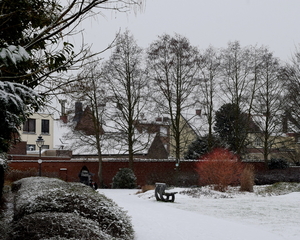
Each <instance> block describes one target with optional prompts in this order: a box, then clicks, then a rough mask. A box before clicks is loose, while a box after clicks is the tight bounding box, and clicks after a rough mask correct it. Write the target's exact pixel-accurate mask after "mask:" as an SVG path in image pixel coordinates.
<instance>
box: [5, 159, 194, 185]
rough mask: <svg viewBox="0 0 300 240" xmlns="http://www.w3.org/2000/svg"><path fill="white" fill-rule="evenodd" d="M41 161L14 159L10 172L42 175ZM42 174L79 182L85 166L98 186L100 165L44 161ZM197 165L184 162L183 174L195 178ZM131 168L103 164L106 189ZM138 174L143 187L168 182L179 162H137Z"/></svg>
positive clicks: (117, 162) (116, 162) (125, 163)
mask: <svg viewBox="0 0 300 240" xmlns="http://www.w3.org/2000/svg"><path fill="white" fill-rule="evenodd" d="M37 160H38V158H37V157H35V158H34V157H29V156H19V157H17V156H14V158H13V160H10V163H9V165H10V168H11V169H16V170H22V171H26V170H28V169H36V171H37V174H38V171H39V164H38V162H37ZM42 160H43V162H42V164H41V172H42V175H44V176H45V175H47V176H58V177H60V178H61V179H63V180H66V181H71V182H78V181H79V177H78V174H79V172H80V170H81V168H82V167H83V166H84V165H85V166H87V168H88V169H89V171H90V172H91V173H92V174H94V177H93V179H94V180H95V181H97V182H98V176H97V173H98V166H99V165H98V162H97V161H96V160H69V159H67V158H55V160H54V159H53V157H52V159H51V157H42ZM194 163H195V162H182V163H181V172H184V173H186V174H188V173H191V174H194V173H195V171H194ZM126 167H128V161H122V160H113V161H103V181H104V184H105V186H107V187H111V183H112V178H113V177H114V176H115V175H116V173H117V172H118V171H119V169H120V168H126ZM134 172H135V175H136V177H137V184H138V185H140V186H142V185H144V184H149V183H153V181H154V182H159V181H165V180H168V179H171V178H173V177H174V174H175V173H176V172H175V162H174V161H161V160H158V161H157V160H140V161H136V162H134Z"/></svg>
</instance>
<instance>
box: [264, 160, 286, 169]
mask: <svg viewBox="0 0 300 240" xmlns="http://www.w3.org/2000/svg"><path fill="white" fill-rule="evenodd" d="M268 166H269V169H270V170H271V169H285V168H288V167H289V164H288V162H287V160H285V159H283V158H272V159H271V160H270V161H269V163H268Z"/></svg>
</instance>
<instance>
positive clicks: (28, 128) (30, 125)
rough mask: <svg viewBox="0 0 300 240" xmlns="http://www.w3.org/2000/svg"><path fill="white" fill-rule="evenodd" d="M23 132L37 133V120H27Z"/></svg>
mask: <svg viewBox="0 0 300 240" xmlns="http://www.w3.org/2000/svg"><path fill="white" fill-rule="evenodd" d="M23 132H27V133H35V119H31V118H29V119H27V120H26V122H25V123H24V125H23Z"/></svg>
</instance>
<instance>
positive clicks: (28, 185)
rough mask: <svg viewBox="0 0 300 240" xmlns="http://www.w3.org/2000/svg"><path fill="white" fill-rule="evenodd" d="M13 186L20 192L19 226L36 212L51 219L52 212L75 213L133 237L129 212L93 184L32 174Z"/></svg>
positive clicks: (111, 231)
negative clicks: (92, 185) (69, 181)
mask: <svg viewBox="0 0 300 240" xmlns="http://www.w3.org/2000/svg"><path fill="white" fill-rule="evenodd" d="M12 189H13V191H15V192H16V194H15V202H14V204H15V206H14V208H15V213H14V221H15V223H14V225H16V226H18V223H19V222H20V221H22V222H24V224H25V223H26V221H23V219H24V218H28V217H29V216H31V215H33V214H37V213H40V215H37V216H40V217H41V219H43V218H46V217H48V218H49V219H50V217H49V214H50V213H55V214H57V213H64V214H66V213H68V214H73V215H67V216H69V217H72V216H75V218H76V217H77V218H81V217H82V218H85V219H87V220H89V221H93V222H94V225H95V227H97V228H98V227H99V228H100V229H101V231H103V232H104V233H105V234H109V235H110V236H111V239H115V238H116V239H124V240H125V239H126V240H129V239H132V238H133V227H132V224H131V221H130V218H129V217H128V216H127V214H126V212H124V211H123V210H121V208H120V207H118V206H117V204H116V203H114V202H113V201H112V200H110V199H108V198H106V197H105V196H104V195H102V194H99V193H98V192H97V191H95V190H93V189H92V188H91V187H89V186H86V185H84V184H81V183H67V182H64V181H62V180H59V179H53V178H40V177H31V178H24V179H21V180H19V181H17V182H15V183H14V184H13V186H12ZM43 214H44V215H45V216H43ZM74 214H75V215H74ZM50 215H51V214H50ZM34 219H36V218H34ZM32 221H33V220H32ZM34 221H35V220H34ZM36 221H37V222H38V220H36ZM49 221H50V220H49ZM68 221H75V220H73V219H70V220H68ZM22 222H21V223H22ZM50 223H51V221H50ZM24 229H25V228H24ZM41 229H42V228H41ZM74 230H77V227H76V226H75V225H74ZM18 231H19V230H18ZM60 237H65V236H60ZM67 237H70V236H67ZM87 239H89V238H87ZM90 239H93V238H90ZM99 239H102V238H99Z"/></svg>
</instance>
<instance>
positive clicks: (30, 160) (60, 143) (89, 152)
mask: <svg viewBox="0 0 300 240" xmlns="http://www.w3.org/2000/svg"><path fill="white" fill-rule="evenodd" d="M73 107H74V108H75V114H74V115H73V117H70V116H68V115H67V114H66V113H65V110H64V105H62V108H61V114H60V116H58V117H55V114H48V113H35V114H33V115H32V116H30V118H29V119H28V120H27V121H26V122H25V123H24V125H23V127H22V129H21V130H20V138H21V142H20V143H18V144H17V145H16V146H15V147H14V148H13V149H12V150H11V152H10V153H9V159H10V165H11V167H12V168H13V169H20V170H26V169H29V168H36V169H39V168H41V167H42V170H43V172H44V173H46V172H47V173H48V174H49V173H52V174H54V175H55V174H56V175H57V176H59V177H61V178H63V179H65V180H68V181H76V179H77V180H78V176H77V174H78V173H79V171H80V169H81V168H82V167H83V166H86V165H88V166H89V167H90V168H91V169H90V170H91V172H93V173H94V174H95V178H96V179H97V169H98V160H97V158H96V155H97V151H95V148H93V147H91V146H89V144H87V146H84V145H83V144H81V145H80V144H78V140H79V141H80V139H77V141H75V137H74V136H75V135H72V134H70V133H72V129H76V130H77V131H81V132H83V133H84V134H85V135H87V136H89V135H93V129H92V128H91V126H92V123H91V118H90V117H89V116H90V110H89V107H88V106H85V107H84V106H83V105H82V103H80V102H77V103H75V106H73ZM181 122H182V125H183V126H184V128H183V129H184V130H183V131H182V133H183V134H182V138H183V139H182V142H183V143H184V145H183V149H182V155H181V157H182V158H183V154H184V152H185V151H186V150H187V148H188V146H189V145H190V144H191V143H192V142H193V141H194V140H195V139H196V138H197V137H199V135H200V136H201V134H205V130H206V127H207V124H206V116H205V115H204V114H201V109H191V110H190V111H189V112H187V113H185V115H182V118H181ZM287 122H288V121H285V122H284V124H285V125H286V124H287ZM70 125H73V128H70ZM111 126H112V125H110V126H109V127H110V128H111ZM135 128H136V129H135V131H136V134H140V135H143V137H141V139H140V141H139V144H141V145H142V146H143V147H141V148H137V149H138V150H137V151H136V152H135V159H136V161H137V162H139V164H137V165H140V164H141V163H143V164H144V165H145V164H146V162H147V163H155V166H156V165H157V163H158V162H160V164H161V166H162V162H164V163H166V162H167V163H168V164H167V165H168V169H169V170H168V171H171V172H172V171H173V170H174V166H175V163H176V161H175V159H174V156H175V154H174V148H173V141H174V140H173V139H172V137H171V133H170V124H169V119H168V117H167V116H156V117H153V119H146V118H141V120H140V121H139V122H137V123H136V124H135ZM283 129H285V130H286V131H285V132H283V131H282V134H281V136H280V137H279V138H278V136H277V137H276V138H277V140H276V141H278V144H275V145H274V149H273V150H272V151H271V154H270V158H271V157H273V156H275V157H278V156H279V155H281V156H284V157H285V158H286V159H289V160H290V161H291V162H295V161H297V159H298V157H297V156H298V155H299V153H300V150H299V142H298V138H297V135H295V134H292V133H289V132H288V131H287V129H288V128H287V127H285V128H283ZM105 131H107V132H108V131H110V133H111V132H112V130H111V129H110V130H107V129H105V128H103V132H105ZM68 133H69V135H68ZM259 134H261V133H260V132H259V131H253V132H252V133H251V134H249V139H250V140H251V142H252V144H250V145H249V147H248V149H247V150H248V151H247V154H246V155H245V156H244V159H246V160H249V161H262V159H263V156H262V152H261V148H262V144H263V143H262V142H261V140H260V138H259V137H258V135H259ZM39 136H41V137H42V138H43V140H44V143H43V146H42V147H41V149H39V148H38V147H37V144H36V141H37V139H38V137H39ZM287 141H288V142H289V144H288V145H287V144H286V143H285V144H284V145H283V142H287ZM124 142H126V141H124ZM124 142H122V138H119V139H117V140H116V139H109V138H106V139H104V140H103V143H102V158H103V161H104V162H107V164H108V163H110V164H111V163H112V162H114V163H115V167H111V165H109V166H110V167H109V169H106V170H105V169H104V174H105V173H108V172H109V174H108V176H109V177H107V178H106V181H107V184H109V183H108V182H109V179H110V178H111V176H112V175H113V174H115V173H116V171H117V170H118V169H119V168H120V167H127V166H126V161H127V160H126V159H127V157H128V155H127V154H128V152H127V151H126V150H127V146H126V144H125V143H124ZM40 155H41V156H40ZM38 159H42V164H39V163H38ZM183 162H186V163H187V164H186V165H185V172H188V171H187V169H188V168H189V167H188V165H190V173H191V174H194V170H193V168H194V167H193V161H188V160H185V161H183ZM117 163H118V164H117ZM152 165H153V164H152ZM107 166H108V165H107ZM149 166H150V165H149ZM112 169H114V170H113V171H112V172H111V171H110V170H112ZM140 169H143V170H140V172H141V173H140V174H138V175H141V176H142V175H143V176H146V175H147V176H148V175H149V174H150V173H149V172H151V174H152V175H153V174H154V173H155V172H159V171H158V169H161V168H159V167H157V166H156V167H155V168H153V169H152V170H151V167H147V168H146V169H148V173H146V172H145V169H144V168H140ZM165 170H166V169H165ZM151 174H150V175H151ZM170 174H172V173H170ZM161 175H162V174H161ZM96 179H95V180H96ZM140 179H143V181H142V183H145V181H146V180H145V177H140Z"/></svg>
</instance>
